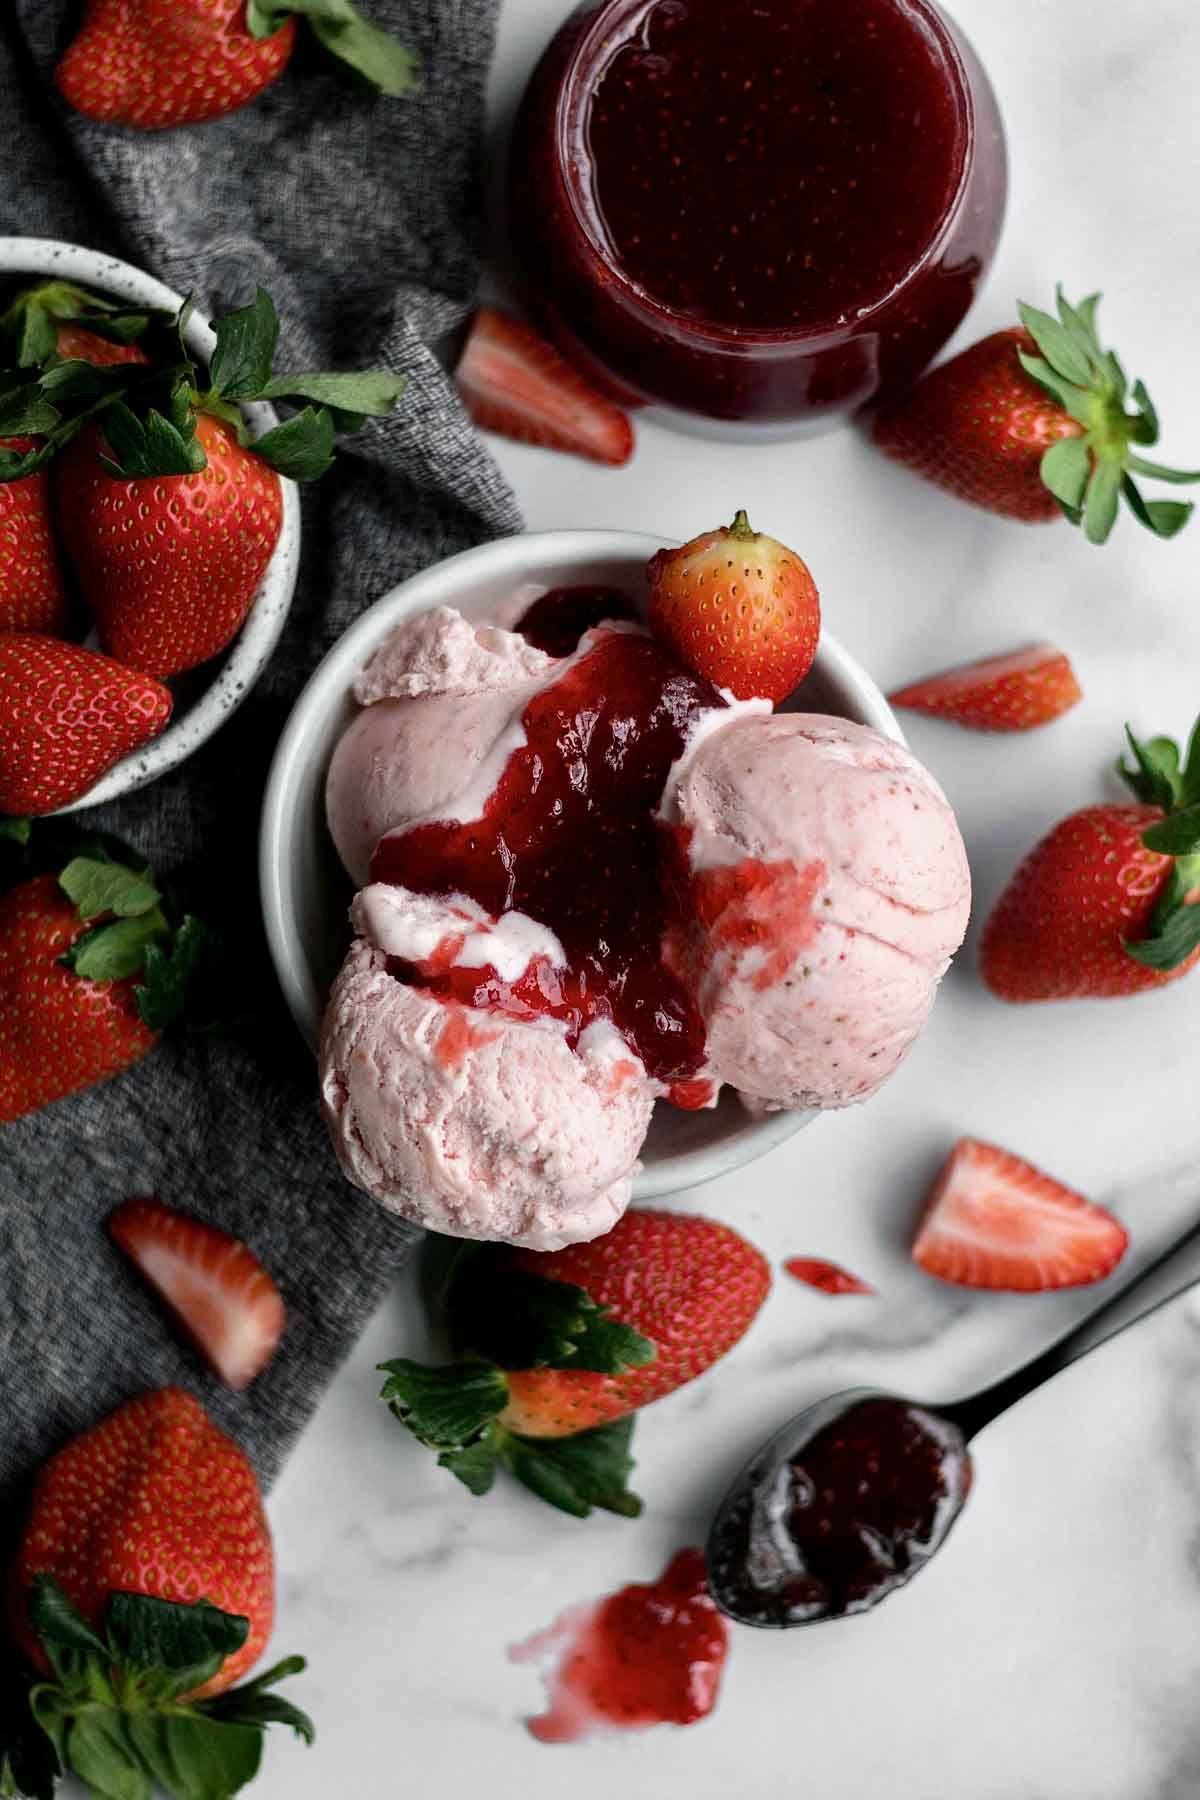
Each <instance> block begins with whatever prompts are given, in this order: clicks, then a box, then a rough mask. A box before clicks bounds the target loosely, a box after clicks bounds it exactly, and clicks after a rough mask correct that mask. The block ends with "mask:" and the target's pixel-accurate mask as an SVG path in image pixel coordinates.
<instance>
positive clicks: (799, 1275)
mask: <svg viewBox="0 0 1200 1800" xmlns="http://www.w3.org/2000/svg"><path fill="white" fill-rule="evenodd" d="M783 1266H784V1268H785V1269H786V1270H787V1272H788V1274H789V1275H790V1276H791V1277H792V1278H793V1280H795V1281H802V1282H803V1283H804V1285H805V1286H806V1287H810V1288H816V1289H817V1291H818V1292H819V1293H822V1294H873V1293H874V1292H875V1289H874V1288H873V1287H872V1286H871V1284H870V1282H869V1281H864V1280H863V1279H862V1277H861V1276H860V1275H852V1274H851V1273H850V1270H849V1269H843V1268H842V1267H841V1265H840V1264H839V1263H834V1262H826V1261H825V1260H824V1259H823V1258H822V1257H819V1256H789V1257H788V1259H787V1261H786V1262H785V1263H784V1265H783Z"/></svg>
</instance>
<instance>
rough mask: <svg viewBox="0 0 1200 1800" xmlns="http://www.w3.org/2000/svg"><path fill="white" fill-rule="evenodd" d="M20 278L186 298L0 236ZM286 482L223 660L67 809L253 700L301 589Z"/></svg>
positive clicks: (295, 510) (196, 325)
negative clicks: (250, 595) (265, 558)
mask: <svg viewBox="0 0 1200 1800" xmlns="http://www.w3.org/2000/svg"><path fill="white" fill-rule="evenodd" d="M16 275H28V276H29V277H30V279H31V280H36V279H37V277H38V276H43V277H47V278H54V279H56V280H61V281H74V282H78V283H79V285H80V286H81V287H88V288H94V289H95V290H96V292H97V293H100V294H105V295H109V296H111V297H113V298H115V299H118V300H127V301H129V302H130V303H131V304H132V305H134V306H153V307H159V308H162V309H163V310H164V311H166V312H178V310H179V308H180V306H182V304H183V299H182V296H181V295H179V294H176V293H174V292H173V290H172V289H171V288H169V287H165V286H164V285H163V283H162V282H161V281H156V280H155V279H154V277H153V276H152V275H146V274H144V273H143V271H142V270H141V269H135V268H134V267H133V266H132V264H130V263H125V262H119V261H118V260H117V259H116V257H113V256H102V255H101V254H100V252H99V251H98V250H85V249H83V248H82V247H81V246H80V245H78V244H62V243H59V242H58V241H57V240H56V239H54V238H23V237H0V277H3V278H4V279H6V280H7V279H8V278H10V277H12V276H16ZM184 337H185V339H186V341H187V345H188V348H189V350H191V351H192V352H193V353H194V354H195V355H196V356H197V357H200V358H203V359H204V360H205V361H207V359H208V358H209V357H210V356H211V355H212V352H213V349H214V347H215V345H216V338H215V337H214V336H213V332H212V328H211V326H210V325H209V324H208V322H207V320H205V319H203V318H201V316H200V315H199V314H198V313H193V314H192V317H191V319H190V320H189V322H188V325H187V328H186V330H185V332H184ZM243 411H244V413H245V415H246V422H247V424H248V425H249V427H250V430H251V432H252V433H253V435H254V436H255V437H261V436H262V435H263V433H264V432H266V431H269V430H270V429H271V427H272V426H273V425H277V424H278V423H279V419H278V416H277V415H276V413H275V410H274V408H273V407H270V406H267V405H265V404H262V403H261V402H260V403H256V404H254V405H251V406H246V407H244V408H243ZM282 487H283V524H282V528H281V530H280V533H279V542H278V543H277V544H276V546H275V551H274V554H273V555H272V557H271V560H270V562H269V563H268V565H267V570H266V573H265V574H264V576H263V578H262V581H261V582H260V584H259V588H258V592H257V593H256V594H255V596H254V600H253V602H252V604H251V607H250V611H249V613H248V614H247V615H246V620H245V623H244V624H243V625H242V628H241V630H240V631H239V633H238V635H237V637H236V638H235V639H234V640H233V643H232V644H231V645H230V647H229V649H228V650H226V651H225V653H224V655H223V657H222V659H221V660H220V661H217V659H215V658H214V660H213V661H212V662H211V663H206V664H205V665H204V666H203V667H202V668H200V669H199V670H197V671H195V672H194V673H190V674H189V675H187V676H185V677H184V678H183V681H184V683H185V688H186V691H187V693H188V695H189V696H194V697H189V698H187V699H185V700H179V701H177V706H178V710H177V711H176V712H175V713H173V714H172V717H171V722H170V724H169V725H168V726H167V729H166V730H165V731H164V732H163V733H162V734H161V736H159V737H156V738H155V739H154V741H153V742H152V743H149V744H147V745H145V747H144V748H143V749H141V750H135V751H134V752H133V754H132V755H131V756H126V757H123V758H122V760H121V761H120V762H119V763H115V764H114V765H113V767H112V768H111V769H110V770H109V771H108V773H107V775H104V776H102V777H101V778H100V780H99V781H98V782H96V784H95V786H94V787H91V788H89V789H88V791H87V793H86V794H84V795H82V796H81V797H80V798H79V799H78V800H76V801H74V802H73V803H72V805H71V806H68V807H64V808H63V811H64V812H73V811H75V809H76V808H77V807H80V806H99V805H100V804H101V802H103V801H106V800H116V799H119V798H120V796H121V795H122V794H128V793H132V791H133V790H134V788H140V787H145V786H146V784H147V782H150V781H156V780H157V779H158V777H159V776H160V775H165V774H166V773H167V771H168V769H174V768H175V767H176V766H177V765H178V764H179V763H181V762H183V760H184V758H185V757H188V756H190V755H191V754H192V751H193V750H198V749H199V747H200V745H201V744H203V743H204V742H205V740H206V739H208V738H210V737H211V736H212V735H213V733H214V731H216V730H217V729H218V728H219V727H220V726H221V725H223V724H224V723H225V721H226V719H228V718H229V716H230V714H231V713H233V712H235V711H236V710H237V708H238V707H239V706H240V705H241V703H242V701H243V700H244V699H245V698H246V695H247V694H248V693H249V692H250V689H251V688H252V687H253V686H254V683H255V682H256V681H257V680H258V677H259V676H260V675H261V674H262V671H263V669H264V668H265V667H266V665H267V663H268V661H269V660H270V657H271V654H272V652H273V651H274V649H275V646H276V644H277V643H278V641H279V634H280V632H281V631H282V630H283V625H284V620H285V619H286V618H287V615H288V608H289V607H290V606H291V603H292V594H293V591H294V589H295V586H296V571H297V568H298V566H299V560H300V498H299V494H298V493H297V490H296V484H295V482H293V481H287V480H283V481H282ZM198 684H200V685H198Z"/></svg>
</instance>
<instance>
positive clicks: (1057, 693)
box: [888, 644, 1083, 731]
mask: <svg viewBox="0 0 1200 1800" xmlns="http://www.w3.org/2000/svg"><path fill="white" fill-rule="evenodd" d="M888 698H889V700H890V701H891V703H892V705H893V706H898V707H901V708H903V709H904V710H905V711H907V712H919V713H927V714H929V716H930V717H931V718H935V719H946V720H948V721H950V722H951V723H952V724H955V725H966V726H968V727H969V728H970V729H971V730H973V731H1032V730H1033V729H1034V728H1035V727H1036V726H1039V725H1049V724H1050V723H1051V721H1052V720H1054V719H1059V718H1061V717H1062V715H1063V714H1064V713H1065V712H1069V711H1070V710H1071V708H1072V707H1073V706H1076V705H1077V704H1078V703H1079V701H1080V700H1081V699H1082V698H1083V693H1082V690H1081V688H1080V686H1079V682H1078V681H1077V679H1076V676H1075V671H1074V669H1073V668H1072V667H1071V664H1070V660H1069V658H1068V657H1067V656H1066V654H1065V653H1064V652H1063V651H1062V650H1058V649H1056V648H1055V646H1054V645H1053V644H1028V645H1026V646H1025V648H1024V649H1023V650H1010V651H1008V652H1006V653H1005V654H1004V655H1001V656H987V657H983V658H981V659H980V661H978V662H970V663H964V664H962V666H961V667H959V668H954V669H946V670H944V671H943V672H942V673H941V674H939V675H927V676H926V677H925V678H924V679H923V680H921V681H915V682H912V683H910V685H909V686H908V687H904V688H900V689H899V690H898V691H897V692H896V693H894V694H889V696H888Z"/></svg>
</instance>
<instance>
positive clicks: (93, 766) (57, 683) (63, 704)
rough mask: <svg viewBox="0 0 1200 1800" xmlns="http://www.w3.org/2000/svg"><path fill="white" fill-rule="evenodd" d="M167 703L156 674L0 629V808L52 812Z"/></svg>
mask: <svg viewBox="0 0 1200 1800" xmlns="http://www.w3.org/2000/svg"><path fill="white" fill-rule="evenodd" d="M2 492H3V489H2V488H0V493H2ZM171 706H172V700H171V694H170V690H169V689H168V688H165V687H164V686H163V684H162V683H161V682H160V681H155V680H154V679H153V678H152V677H150V676H148V675H143V674H139V673H138V672H137V671H136V670H133V669H129V668H125V667H124V666H123V665H122V664H121V663H118V662H114V661H113V659H112V658H111V657H108V656H102V655H100V654H99V652H98V651H95V650H84V649H82V648H80V646H79V645H77V644H64V643H62V642H60V641H59V640H58V639H57V638H51V637H43V636H41V635H40V634H35V633H33V632H28V631H10V632H5V633H3V634H0V813H10V814H26V813H33V814H37V813H49V812H55V811H56V810H57V809H58V808H59V807H61V806H69V805H70V804H71V803H72V802H73V801H75V800H79V799H81V798H82V797H83V795H84V794H86V793H87V791H88V789H89V788H91V787H93V786H94V785H95V784H96V782H97V781H99V779H100V777H101V776H102V775H103V774H105V773H106V772H107V771H108V770H109V769H111V768H112V766H113V764H114V763H115V762H118V761H119V760H120V759H121V757H123V756H128V755H129V753H130V752H131V751H133V750H139V749H140V748H141V747H142V745H143V744H148V743H149V742H150V740H151V739H152V738H155V737H157V736H158V734H159V732H160V731H162V730H163V728H164V726H165V725H166V723H167V721H168V719H169V718H170V716H171Z"/></svg>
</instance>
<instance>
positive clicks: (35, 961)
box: [0, 857, 202, 1124]
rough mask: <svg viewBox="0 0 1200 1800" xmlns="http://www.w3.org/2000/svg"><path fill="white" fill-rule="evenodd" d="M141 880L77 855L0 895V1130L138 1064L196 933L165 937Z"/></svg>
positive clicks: (189, 928)
mask: <svg viewBox="0 0 1200 1800" xmlns="http://www.w3.org/2000/svg"><path fill="white" fill-rule="evenodd" d="M160 899H161V896H160V894H159V893H158V890H157V889H156V888H155V887H154V885H153V882H152V880H151V878H150V875H149V872H148V871H146V870H135V869H132V868H129V867H126V866H125V865H123V864H121V863H117V862H112V861H107V860H103V861H102V860H98V859H94V858H90V857H76V858H75V859H74V860H73V861H72V862H71V863H69V864H68V865H67V867H66V868H65V869H64V870H63V872H62V874H61V875H60V876H54V875H38V876H36V877H34V878H33V879H32V880H30V881H25V882H22V883H21V884H20V885H19V886H17V887H15V888H12V889H10V891H9V892H8V893H7V894H5V895H4V896H3V898H2V899H0V1123H4V1124H7V1123H8V1122H9V1121H10V1120H12V1119H19V1118H21V1117H23V1116H24V1114H26V1113H30V1112H35V1111H37V1109H38V1108H39V1107H42V1106H49V1105H50V1103H51V1102H52V1101H54V1100H61V1099H62V1098H63V1097H64V1096H65V1095H67V1094H73V1093H75V1092H76V1090H77V1089H79V1088H85V1087H91V1086H92V1085H93V1084H94V1083H95V1082H98V1081H107V1080H108V1079H109V1077H110V1076H113V1075H119V1074H121V1073H122V1071H123V1070H125V1069H128V1068H131V1067H132V1066H133V1064H134V1063H137V1062H140V1061H141V1060H142V1058H143V1057H144V1056H145V1055H147V1053H148V1052H149V1051H150V1050H152V1049H153V1048H154V1046H155V1044H156V1043H157V1042H158V1035H159V1032H160V1031H161V1030H162V1028H163V1026H164V1025H166V1024H167V1023H169V1022H170V1020H171V1018H172V1017H173V1016H174V1013H175V1012H176V1011H177V1010H178V1007H179V1004H180V1001H181V999H182V987H181V985H180V984H181V983H183V982H185V979H186V977H187V975H188V973H189V971H190V968H191V965H192V963H193V961H194V960H195V959H196V958H197V956H198V952H199V948H200V940H201V936H202V927H200V926H199V925H198V923H197V922H196V921H195V920H194V919H193V920H185V921H184V923H183V924H182V925H181V926H180V927H179V928H178V930H177V931H173V929H172V927H171V926H170V925H169V924H168V922H167V919H166V918H165V916H164V914H163V911H162V908H161V906H160V904H159V902H160Z"/></svg>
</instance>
